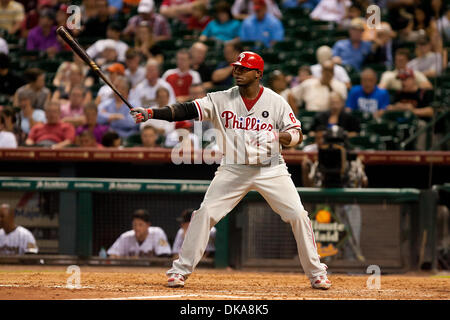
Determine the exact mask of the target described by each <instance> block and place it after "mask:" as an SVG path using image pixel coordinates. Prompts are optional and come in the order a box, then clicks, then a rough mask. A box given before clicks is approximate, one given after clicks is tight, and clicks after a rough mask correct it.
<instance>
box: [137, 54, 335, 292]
mask: <svg viewBox="0 0 450 320" xmlns="http://www.w3.org/2000/svg"><path fill="white" fill-rule="evenodd" d="M232 65H233V77H234V78H235V81H236V84H237V86H235V87H232V88H231V89H228V90H225V91H218V92H213V93H208V95H207V96H206V97H204V98H202V99H197V100H194V101H192V102H186V103H176V104H173V105H170V106H166V107H164V108H158V109H151V108H141V107H139V108H134V109H132V110H131V115H132V116H133V117H134V119H135V121H136V122H137V123H139V122H142V121H146V120H148V119H161V120H167V121H181V120H191V119H198V120H200V121H203V120H210V121H212V123H213V124H214V127H215V129H216V141H217V143H218V145H219V148H220V151H221V152H222V154H223V158H222V161H221V165H220V166H219V168H218V169H217V171H216V173H215V177H214V179H213V180H212V181H211V184H210V186H209V188H208V190H207V192H206V194H205V198H204V200H203V202H202V203H201V205H200V208H199V209H198V210H196V211H195V212H194V213H193V215H192V220H191V223H190V226H189V228H188V229H187V232H186V235H185V239H184V242H183V245H182V247H181V252H180V254H179V258H178V259H177V260H175V261H174V262H173V265H172V268H171V269H170V270H168V271H167V276H168V285H169V286H170V287H182V286H184V283H185V280H186V279H187V278H188V277H189V275H190V274H191V273H192V272H193V270H194V268H195V267H196V265H197V264H198V262H199V261H200V259H201V257H202V256H203V254H204V252H205V249H206V246H207V245H208V239H209V233H210V230H211V228H212V227H213V226H214V225H216V224H217V223H218V222H219V221H220V220H221V219H222V218H223V217H224V216H225V215H227V214H228V213H229V212H230V211H231V210H232V209H233V208H234V207H235V206H236V205H237V204H238V203H239V201H240V200H241V199H242V198H244V196H245V195H246V194H247V193H248V192H249V191H251V190H255V191H257V192H259V193H260V194H261V195H262V196H263V197H264V199H265V200H266V201H267V202H268V203H269V205H270V207H271V208H272V210H274V211H275V212H276V213H277V214H279V215H280V217H281V218H282V219H283V221H285V222H287V223H290V225H291V227H292V231H293V233H294V236H295V240H296V243H297V249H298V255H299V257H300V262H301V264H302V267H303V270H304V271H305V274H306V275H307V276H308V278H309V279H310V281H311V286H312V287H313V288H315V289H328V288H330V287H331V282H330V281H329V280H328V279H327V271H326V269H327V266H326V265H325V264H323V263H321V262H320V258H319V255H318V254H317V248H316V243H315V240H314V233H313V229H312V226H311V222H310V220H309V218H308V213H307V211H306V210H305V209H304V207H303V205H302V202H301V200H300V196H299V194H298V192H297V190H296V188H295V185H294V183H293V182H292V179H291V178H290V174H289V172H288V170H287V167H286V164H285V162H284V160H283V158H282V156H281V145H284V146H288V147H291V146H295V145H297V144H299V143H301V141H302V139H303V136H302V133H301V124H300V122H299V121H298V120H297V119H296V117H295V115H294V113H293V112H292V109H291V108H290V106H289V104H288V103H287V102H286V101H285V100H284V99H283V98H282V97H281V96H279V95H278V94H276V93H275V92H273V91H272V90H270V89H269V88H265V87H263V86H262V85H261V84H260V81H261V78H262V75H263V70H264V61H263V59H262V58H261V57H260V56H259V55H258V54H256V53H253V52H249V51H246V52H242V53H241V54H240V55H239V58H238V61H236V62H234V63H232Z"/></svg>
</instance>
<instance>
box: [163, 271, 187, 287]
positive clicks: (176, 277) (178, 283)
mask: <svg viewBox="0 0 450 320" xmlns="http://www.w3.org/2000/svg"><path fill="white" fill-rule="evenodd" d="M184 280H186V278H185V277H184V276H183V275H182V274H179V273H172V274H170V275H169V278H168V279H167V285H168V286H169V287H171V288H182V287H184Z"/></svg>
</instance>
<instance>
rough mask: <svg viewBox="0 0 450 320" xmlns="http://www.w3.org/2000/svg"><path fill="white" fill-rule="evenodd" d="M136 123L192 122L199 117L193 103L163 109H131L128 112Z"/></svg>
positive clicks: (176, 104) (177, 104) (178, 104)
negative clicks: (150, 120) (153, 121)
mask: <svg viewBox="0 0 450 320" xmlns="http://www.w3.org/2000/svg"><path fill="white" fill-rule="evenodd" d="M130 114H131V116H132V117H133V119H134V121H135V122H136V123H140V122H145V121H147V120H148V119H159V120H166V121H171V122H172V121H183V120H192V119H196V118H198V117H199V112H198V109H197V106H196V105H195V103H194V102H192V101H191V102H183V103H175V104H173V105H170V106H165V107H163V108H142V107H138V108H133V109H131V111H130Z"/></svg>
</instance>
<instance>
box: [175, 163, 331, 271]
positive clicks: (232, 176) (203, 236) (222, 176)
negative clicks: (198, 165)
mask: <svg viewBox="0 0 450 320" xmlns="http://www.w3.org/2000/svg"><path fill="white" fill-rule="evenodd" d="M251 190H255V191H257V192H259V193H260V194H261V195H262V196H263V197H264V199H265V200H266V201H267V202H268V203H269V205H270V207H271V208H272V210H273V211H275V212H276V213H278V214H279V215H280V217H281V219H282V220H283V221H284V222H288V223H290V224H291V227H292V232H293V233H294V237H295V240H296V242H297V249H298V255H299V257H300V263H301V265H302V267H303V270H304V271H305V274H306V275H307V276H308V277H309V278H312V277H316V276H320V275H326V273H327V272H326V268H327V267H326V265H325V264H323V263H320V258H319V255H318V254H317V248H316V243H315V239H314V232H313V229H312V226H311V222H310V220H309V217H308V212H307V211H306V210H305V209H304V208H303V205H302V203H301V200H300V196H299V194H298V192H297V190H296V188H295V185H294V183H293V182H292V179H291V177H290V174H289V172H288V170H287V167H286V165H285V164H281V165H277V166H274V167H256V166H249V165H222V166H220V167H219V168H218V169H217V171H216V173H215V177H214V179H213V180H212V181H211V184H210V186H209V188H208V190H207V191H206V194H205V198H204V200H203V202H202V204H201V205H200V208H199V209H198V210H196V211H194V213H193V215H192V218H191V223H190V224H189V227H188V229H187V232H186V235H185V238H184V242H183V245H182V247H181V252H180V254H179V258H178V259H177V260H175V261H174V262H173V264H172V268H171V269H170V270H169V271H167V275H169V274H172V273H179V274H182V275H184V276H185V277H186V278H187V277H188V276H189V275H190V274H191V273H192V272H193V270H194V268H195V267H196V265H197V264H198V262H199V261H200V259H201V258H202V256H203V254H204V252H205V249H206V246H207V244H208V239H209V232H210V230H211V228H212V227H213V226H214V225H216V224H217V223H218V222H219V221H220V220H221V219H222V218H223V217H224V216H225V215H227V214H228V213H229V212H230V211H231V210H233V208H234V207H235V206H236V205H237V204H238V203H239V201H241V199H242V198H244V196H245V195H246V194H247V193H248V192H249V191H251Z"/></svg>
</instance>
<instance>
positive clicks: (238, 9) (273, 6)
mask: <svg viewBox="0 0 450 320" xmlns="http://www.w3.org/2000/svg"><path fill="white" fill-rule="evenodd" d="M264 1H265V4H266V7H267V12H269V13H270V14H271V15H273V16H274V17H276V18H278V19H281V18H283V14H282V13H281V11H280V8H278V5H277V3H276V2H275V1H274V0H264ZM231 13H232V15H233V17H234V18H235V19H237V20H245V19H247V18H248V17H250V16H251V15H252V14H254V13H255V8H254V6H253V2H252V0H235V1H234V3H233V6H232V7H231Z"/></svg>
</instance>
